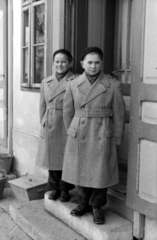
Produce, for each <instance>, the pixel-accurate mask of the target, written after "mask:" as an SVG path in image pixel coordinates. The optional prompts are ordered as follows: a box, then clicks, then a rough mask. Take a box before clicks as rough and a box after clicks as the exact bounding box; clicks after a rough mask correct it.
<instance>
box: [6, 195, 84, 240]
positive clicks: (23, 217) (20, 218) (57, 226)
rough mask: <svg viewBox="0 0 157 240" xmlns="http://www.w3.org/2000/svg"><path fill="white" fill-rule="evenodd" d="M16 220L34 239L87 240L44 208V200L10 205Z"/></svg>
mask: <svg viewBox="0 0 157 240" xmlns="http://www.w3.org/2000/svg"><path fill="white" fill-rule="evenodd" d="M9 213H10V215H11V217H12V218H13V220H14V222H15V223H16V224H17V225H18V226H19V227H20V228H21V229H22V230H23V231H24V232H25V233H26V234H27V235H28V236H29V237H30V238H32V239H34V240H63V239H64V240H85V239H84V237H82V236H80V235H79V234H78V233H77V232H75V231H74V230H73V229H71V228H69V227H68V226H67V225H66V224H64V223H63V222H61V221H60V220H58V219H57V218H55V217H54V216H53V215H52V214H50V213H48V212H47V211H45V209H44V200H43V199H42V200H34V201H30V202H22V201H18V202H14V203H13V204H12V205H10V207H9Z"/></svg>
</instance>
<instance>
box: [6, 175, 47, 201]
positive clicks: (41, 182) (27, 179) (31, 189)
mask: <svg viewBox="0 0 157 240" xmlns="http://www.w3.org/2000/svg"><path fill="white" fill-rule="evenodd" d="M8 182H9V184H10V186H11V188H12V190H13V192H14V195H15V197H16V199H18V200H23V201H31V200H37V199H42V198H44V194H45V191H46V185H47V180H46V179H45V178H41V177H37V176H34V175H26V176H22V177H20V178H16V179H14V180H10V181H8Z"/></svg>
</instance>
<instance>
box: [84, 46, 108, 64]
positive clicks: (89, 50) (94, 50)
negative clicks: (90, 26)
mask: <svg viewBox="0 0 157 240" xmlns="http://www.w3.org/2000/svg"><path fill="white" fill-rule="evenodd" d="M89 53H96V54H98V55H99V57H100V58H101V60H103V52H102V50H101V49H100V48H98V47H88V48H86V49H84V50H83V51H82V53H81V55H80V60H81V61H83V59H84V58H85V56H86V55H87V54H89Z"/></svg>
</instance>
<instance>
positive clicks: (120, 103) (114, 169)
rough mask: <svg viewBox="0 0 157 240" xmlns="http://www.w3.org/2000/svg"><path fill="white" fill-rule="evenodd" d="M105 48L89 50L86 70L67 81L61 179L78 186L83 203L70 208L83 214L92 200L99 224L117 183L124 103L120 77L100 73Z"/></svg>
mask: <svg viewBox="0 0 157 240" xmlns="http://www.w3.org/2000/svg"><path fill="white" fill-rule="evenodd" d="M102 63H103V53H102V51H101V49H99V48H97V47H89V48H87V49H85V50H84V51H83V53H82V55H81V65H82V67H83V69H84V70H85V72H84V73H83V74H82V75H80V76H79V77H78V78H77V79H75V80H74V81H71V82H69V83H68V85H67V91H66V94H65V99H64V108H63V118H64V123H65V127H66V129H67V133H68V139H67V144H66V149H65V157H64V164H63V175H62V179H63V180H64V181H67V182H69V183H72V184H75V185H77V186H78V202H79V205H78V206H77V207H76V208H75V209H73V210H72V211H71V215H73V216H81V215H83V214H84V213H85V212H87V210H88V206H89V205H91V206H92V209H93V215H94V218H93V220H94V223H97V224H102V223H104V215H103V211H102V209H101V207H102V206H103V205H105V204H106V192H107V188H108V187H110V186H112V185H114V184H117V183H118V181H119V176H118V161H117V148H116V145H117V146H119V145H120V144H121V142H122V137H123V131H124V119H125V105H124V100H123V96H122V94H121V89H120V82H119V81H117V80H115V79H113V78H112V77H110V76H107V75H105V74H103V73H102V72H101V68H102Z"/></svg>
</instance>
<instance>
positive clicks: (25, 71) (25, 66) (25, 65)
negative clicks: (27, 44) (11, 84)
mask: <svg viewBox="0 0 157 240" xmlns="http://www.w3.org/2000/svg"><path fill="white" fill-rule="evenodd" d="M23 83H28V48H26V49H23Z"/></svg>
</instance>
